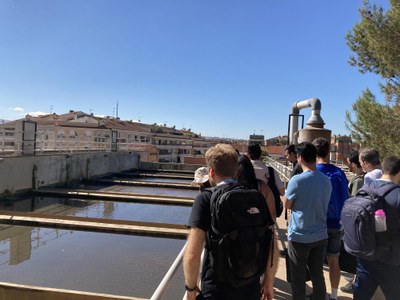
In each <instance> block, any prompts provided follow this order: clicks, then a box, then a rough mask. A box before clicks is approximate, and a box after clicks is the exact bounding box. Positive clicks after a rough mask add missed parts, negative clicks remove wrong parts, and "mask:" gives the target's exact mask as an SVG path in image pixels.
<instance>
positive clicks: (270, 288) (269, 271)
mask: <svg viewBox="0 0 400 300" xmlns="http://www.w3.org/2000/svg"><path fill="white" fill-rule="evenodd" d="M275 248H276V249H277V247H274V245H273V244H271V247H270V251H269V255H268V259H267V266H266V269H265V274H264V280H263V282H262V284H261V300H272V299H274V281H275V274H276V270H277V266H278V255H279V254H278V251H275ZM272 257H273V260H274V261H273V263H272V264H271V258H272Z"/></svg>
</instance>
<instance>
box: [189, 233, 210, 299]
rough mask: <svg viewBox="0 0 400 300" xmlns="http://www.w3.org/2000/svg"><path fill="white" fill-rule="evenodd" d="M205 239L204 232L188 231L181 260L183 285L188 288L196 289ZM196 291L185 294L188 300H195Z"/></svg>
mask: <svg viewBox="0 0 400 300" xmlns="http://www.w3.org/2000/svg"><path fill="white" fill-rule="evenodd" d="M205 238H206V233H205V231H204V230H202V229H200V228H197V227H193V228H191V229H190V231H189V236H188V240H187V246H186V250H185V255H184V258H183V272H184V274H185V284H186V286H187V287H189V288H196V287H197V282H198V277H199V273H200V258H201V253H202V251H203V245H204V241H205ZM197 292H198V291H193V292H187V293H186V297H187V299H188V300H193V299H196V295H197Z"/></svg>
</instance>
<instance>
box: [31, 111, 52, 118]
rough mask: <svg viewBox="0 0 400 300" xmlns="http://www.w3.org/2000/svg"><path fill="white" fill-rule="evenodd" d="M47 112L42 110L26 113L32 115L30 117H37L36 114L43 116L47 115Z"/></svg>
mask: <svg viewBox="0 0 400 300" xmlns="http://www.w3.org/2000/svg"><path fill="white" fill-rule="evenodd" d="M48 114H49V113H47V112H42V111H33V112H30V113H28V115H30V116H32V117H38V116H43V115H48Z"/></svg>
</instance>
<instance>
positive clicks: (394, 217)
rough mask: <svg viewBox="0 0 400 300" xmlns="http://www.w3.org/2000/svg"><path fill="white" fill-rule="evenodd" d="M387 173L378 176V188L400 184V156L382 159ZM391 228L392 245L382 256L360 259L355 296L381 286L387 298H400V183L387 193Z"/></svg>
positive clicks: (366, 294) (364, 296) (362, 296)
mask: <svg viewBox="0 0 400 300" xmlns="http://www.w3.org/2000/svg"><path fill="white" fill-rule="evenodd" d="M382 170H383V174H382V177H381V178H380V179H375V180H374V184H375V185H374V186H376V188H377V189H379V188H380V187H383V186H384V185H388V184H397V185H399V184H400V157H396V156H390V157H387V158H385V159H384V160H383V162H382ZM385 202H386V205H385V213H386V225H387V230H388V231H390V232H395V234H391V236H390V242H391V246H390V247H388V248H387V250H386V252H384V253H383V254H382V255H381V256H380V257H379V258H378V259H376V260H374V261H367V260H364V259H360V258H359V259H358V264H357V281H356V283H355V288H354V298H353V299H355V300H364V299H371V297H372V296H373V294H374V292H375V290H376V288H377V287H378V286H380V287H381V289H382V292H383V294H384V295H385V297H386V299H387V300H394V299H400V288H399V287H400V276H399V274H400V235H399V234H398V233H399V230H400V226H399V224H400V186H399V188H395V189H394V190H392V191H391V192H389V194H387V195H386V197H385Z"/></svg>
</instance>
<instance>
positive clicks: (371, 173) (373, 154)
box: [359, 148, 382, 186]
mask: <svg viewBox="0 0 400 300" xmlns="http://www.w3.org/2000/svg"><path fill="white" fill-rule="evenodd" d="M359 160H360V164H361V167H362V168H363V170H364V171H365V172H367V173H366V174H365V176H364V184H365V185H372V186H373V185H374V180H375V179H379V178H381V177H382V170H381V162H380V160H379V151H378V150H376V149H373V148H365V149H363V150H362V151H361V152H360V159H359Z"/></svg>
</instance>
